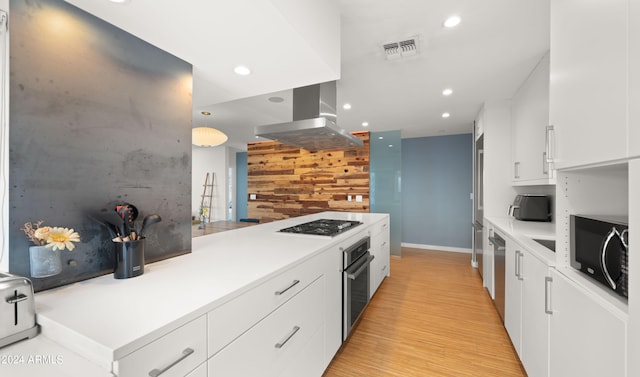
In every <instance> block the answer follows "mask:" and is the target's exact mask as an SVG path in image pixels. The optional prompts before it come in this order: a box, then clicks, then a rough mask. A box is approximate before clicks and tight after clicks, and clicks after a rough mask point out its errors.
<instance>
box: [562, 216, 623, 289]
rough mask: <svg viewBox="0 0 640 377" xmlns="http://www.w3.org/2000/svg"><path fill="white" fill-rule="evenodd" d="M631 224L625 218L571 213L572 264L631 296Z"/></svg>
mask: <svg viewBox="0 0 640 377" xmlns="http://www.w3.org/2000/svg"><path fill="white" fill-rule="evenodd" d="M628 248H629V227H628V220H627V218H624V217H592V216H588V217H587V216H579V215H571V266H572V267H574V268H576V269H578V270H580V271H581V272H583V273H585V274H587V275H588V276H590V277H591V278H593V279H595V280H597V281H598V282H600V283H602V284H603V285H605V286H606V287H608V288H609V289H611V290H613V291H614V292H616V293H617V294H619V295H620V296H623V297H628V292H627V287H628V279H629V262H628Z"/></svg>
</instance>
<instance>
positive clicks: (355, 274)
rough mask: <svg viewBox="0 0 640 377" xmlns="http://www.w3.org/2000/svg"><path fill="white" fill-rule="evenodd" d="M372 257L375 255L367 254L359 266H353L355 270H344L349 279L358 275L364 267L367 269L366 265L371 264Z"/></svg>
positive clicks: (353, 278)
mask: <svg viewBox="0 0 640 377" xmlns="http://www.w3.org/2000/svg"><path fill="white" fill-rule="evenodd" d="M374 258H375V256H373V255H369V256H367V258H366V259H365V260H364V262H362V264H361V265H360V266H357V267H354V268H355V269H356V270H355V271H353V272H349V270H347V271H345V272H346V273H347V277H348V278H349V279H351V280H355V279H356V278H357V277H358V276H360V274H361V273H362V271H364V270H365V269H367V267H369V265H370V264H371V261H372V260H373V259H374Z"/></svg>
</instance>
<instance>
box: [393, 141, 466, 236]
mask: <svg viewBox="0 0 640 377" xmlns="http://www.w3.org/2000/svg"><path fill="white" fill-rule="evenodd" d="M472 144H473V137H472V135H471V134H461V135H448V136H437V137H424V138H413V139H403V140H402V177H403V193H402V208H403V213H402V224H403V226H402V242H406V243H413V244H421V245H434V246H445V247H452V248H464V249H470V248H471V223H472V221H473V220H472V217H473V207H472V206H473V204H472V201H471V198H470V194H471V193H472V192H473V182H472V177H473V175H472V174H473V173H472V171H473V170H472V169H473V163H472V159H473V145H472Z"/></svg>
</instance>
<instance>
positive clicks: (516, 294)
mask: <svg viewBox="0 0 640 377" xmlns="http://www.w3.org/2000/svg"><path fill="white" fill-rule="evenodd" d="M505 244H506V251H505V273H504V327H505V328H506V329H507V333H508V334H509V337H510V338H511V343H512V344H513V348H515V349H516V352H517V353H518V355H519V356H520V359H522V271H521V270H522V269H521V262H520V258H521V254H522V248H521V247H520V245H518V244H516V243H515V242H514V241H513V240H512V239H511V238H509V237H506V238H505Z"/></svg>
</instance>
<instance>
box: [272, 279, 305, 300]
mask: <svg viewBox="0 0 640 377" xmlns="http://www.w3.org/2000/svg"><path fill="white" fill-rule="evenodd" d="M298 283H300V280H294V281H293V283H291V285H290V286H288V287H287V288H285V289H283V290H281V291H276V292H275V294H276V296H280V295H281V294H283V293H285V292H286V291H288V290H289V289H291V288H293V287H294V286H295V285H296V284H298Z"/></svg>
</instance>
